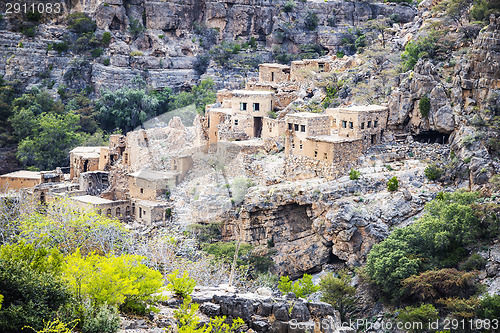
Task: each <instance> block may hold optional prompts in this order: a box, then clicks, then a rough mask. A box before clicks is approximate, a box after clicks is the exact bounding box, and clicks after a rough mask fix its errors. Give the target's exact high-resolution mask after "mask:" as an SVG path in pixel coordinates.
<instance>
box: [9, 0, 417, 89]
mask: <svg viewBox="0 0 500 333" xmlns="http://www.w3.org/2000/svg"><path fill="white" fill-rule="evenodd" d="M282 4H283V2H282V1H271V0H268V1H264V0H262V1H259V0H255V1H251V0H238V1H205V0H190V1H155V0H129V1H124V0H110V1H106V2H103V1H101V0H76V1H71V2H69V1H68V2H67V3H65V7H64V11H63V13H64V14H69V13H73V12H84V13H86V14H88V15H89V16H90V17H91V18H92V19H94V20H95V21H96V23H97V27H98V30H97V32H96V36H97V37H98V38H100V36H102V33H103V32H104V31H110V32H111V33H112V36H113V38H112V40H111V44H110V46H109V48H107V49H106V50H105V53H104V55H103V56H101V57H99V58H98V59H96V60H88V62H89V66H88V71H87V73H86V77H84V78H83V79H84V80H85V83H86V85H87V86H89V87H93V88H95V90H96V91H97V92H99V91H100V89H101V88H105V89H117V88H119V87H121V86H125V85H128V84H130V82H131V80H132V79H133V78H134V77H136V76H137V75H140V76H142V77H143V78H144V79H145V80H146V82H147V83H148V84H149V85H151V86H152V87H154V88H162V87H167V86H168V87H171V88H174V89H176V90H181V89H186V88H188V87H189V86H191V85H193V84H194V83H195V82H196V80H197V79H198V78H199V73H198V72H196V71H195V70H193V68H194V66H195V63H196V56H197V55H200V54H204V53H206V52H207V51H208V49H207V45H204V46H202V45H201V44H202V43H200V41H201V38H202V37H203V34H204V33H205V32H207V31H209V29H210V28H213V29H217V30H218V31H219V33H218V34H217V35H216V36H215V40H214V41H213V42H215V43H216V44H219V43H221V42H222V41H223V40H227V41H234V40H237V41H238V42H239V43H242V42H245V41H248V40H249V38H250V37H254V38H256V40H257V41H258V44H259V47H258V51H257V52H255V51H252V53H255V54H252V56H255V55H258V56H259V57H260V59H261V60H265V61H267V60H268V59H269V55H270V50H271V48H272V47H273V46H280V47H283V48H284V49H286V50H288V51H289V52H297V51H298V50H299V47H300V46H301V45H305V44H318V45H320V46H321V48H323V49H324V50H325V51H327V52H330V53H334V52H335V51H336V50H337V48H338V45H339V43H340V41H341V39H342V37H343V35H344V33H345V32H346V31H347V29H348V28H349V27H351V26H352V25H355V24H358V23H359V22H364V21H367V20H369V19H373V18H377V17H387V16H389V15H392V14H395V15H398V17H399V20H400V21H402V22H408V21H411V20H412V19H413V17H414V16H415V14H416V10H415V9H413V8H411V7H408V6H399V5H386V4H369V3H356V2H344V1H335V2H330V1H329V2H306V3H303V2H301V1H299V2H297V7H296V8H295V9H294V10H293V11H292V12H291V13H285V12H283V7H282ZM308 12H312V13H315V14H316V15H317V18H318V27H317V28H316V29H315V30H314V31H310V30H308V29H306V28H305V26H304V17H306V15H307V13H308ZM134 20H137V21H138V22H142V23H143V24H144V25H145V27H146V28H147V30H146V31H145V32H144V33H142V34H140V35H139V36H138V37H137V38H135V37H134V36H132V34H131V33H130V32H129V31H128V27H129V25H130V23H131V22H132V21H134ZM19 21H20V17H11V16H8V17H6V18H5V20H4V21H3V22H2V23H1V24H0V29H3V31H2V33H1V34H0V44H1V45H3V47H2V48H1V49H0V57H1V58H2V59H4V61H2V62H0V75H5V78H6V79H9V80H13V79H21V80H23V82H26V83H27V84H28V85H34V84H40V83H42V81H43V80H44V79H48V81H53V82H54V83H53V84H52V85H51V87H50V88H51V90H52V91H53V93H55V92H56V91H57V88H58V87H59V86H61V85H63V84H67V82H66V81H68V80H67V79H68V77H67V76H66V77H65V76H64V75H65V74H66V73H67V72H68V71H69V70H70V68H71V63H72V61H74V60H75V59H82V58H83V57H82V55H81V54H76V53H74V54H70V53H63V54H61V55H60V54H58V53H57V52H55V51H47V49H48V45H49V44H50V43H54V42H58V41H60V40H61V39H62V38H63V37H64V36H65V35H68V31H67V30H66V29H65V26H64V15H63V16H57V17H49V18H46V19H45V20H44V21H42V24H40V25H39V26H38V30H37V32H36V36H35V37H34V38H28V37H26V36H24V35H23V34H21V33H19V30H20V27H19V24H18V22H19ZM9 31H12V32H9ZM132 52H135V53H132ZM105 58H109V59H110V65H109V66H105V65H103V64H102V63H103V60H104V59H105ZM256 62H257V63H258V62H259V61H256ZM214 66H215V64H214V63H212V64H211V67H210V68H209V72H210V73H211V74H212V75H214V76H220V77H222V78H221V79H219V80H217V79H216V82H218V83H220V84H219V85H220V87H221V88H222V86H223V82H226V86H227V87H228V88H235V87H237V86H238V85H239V84H240V81H241V80H242V79H243V77H244V76H245V74H243V75H241V74H239V72H240V71H239V70H238V68H231V69H230V70H223V71H221V70H219V69H217V68H216V67H214ZM232 67H235V66H232ZM236 67H238V66H236ZM49 68H50V70H48V69H49ZM247 70H248V69H246V70H245V72H246V71H247ZM234 73H238V74H239V75H238V76H237V77H236V78H235V77H234V76H235V75H234Z"/></svg>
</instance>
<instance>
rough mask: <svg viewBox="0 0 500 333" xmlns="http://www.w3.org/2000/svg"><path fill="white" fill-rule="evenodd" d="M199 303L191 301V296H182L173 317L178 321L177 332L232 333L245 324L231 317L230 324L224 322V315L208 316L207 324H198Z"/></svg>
mask: <svg viewBox="0 0 500 333" xmlns="http://www.w3.org/2000/svg"><path fill="white" fill-rule="evenodd" d="M199 307H200V305H199V304H196V303H191V297H189V296H188V297H186V298H184V302H183V303H182V305H181V306H180V307H179V309H178V310H174V317H175V319H176V320H177V322H178V323H179V333H232V332H237V331H238V329H239V328H240V327H241V326H243V325H244V324H245V322H244V321H243V319H241V318H236V319H233V320H232V322H231V325H229V324H227V323H226V316H222V317H215V318H210V322H209V323H208V324H207V325H203V326H200V318H198V316H197V315H196V312H197V311H198V308H199Z"/></svg>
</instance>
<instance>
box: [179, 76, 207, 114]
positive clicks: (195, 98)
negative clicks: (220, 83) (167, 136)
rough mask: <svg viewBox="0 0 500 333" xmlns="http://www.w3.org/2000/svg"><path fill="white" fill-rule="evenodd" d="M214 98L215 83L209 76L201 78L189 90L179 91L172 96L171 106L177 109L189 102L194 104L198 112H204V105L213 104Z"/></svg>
mask: <svg viewBox="0 0 500 333" xmlns="http://www.w3.org/2000/svg"><path fill="white" fill-rule="evenodd" d="M215 100H216V93H215V85H214V81H213V80H212V79H211V78H207V79H204V80H201V81H200V83H199V84H198V85H195V86H194V87H193V89H192V90H191V92H181V93H179V94H177V95H176V96H175V97H174V100H173V101H172V108H173V109H177V108H181V107H184V106H187V105H190V104H195V105H196V111H198V113H199V114H204V113H205V105H207V104H213V103H215Z"/></svg>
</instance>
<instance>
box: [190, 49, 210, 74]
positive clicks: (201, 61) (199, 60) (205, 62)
mask: <svg viewBox="0 0 500 333" xmlns="http://www.w3.org/2000/svg"><path fill="white" fill-rule="evenodd" d="M209 65H210V55H208V54H198V55H197V56H196V61H195V62H194V64H193V69H194V70H195V71H196V73H198V75H202V74H204V73H205V72H206V71H207V68H208V66H209Z"/></svg>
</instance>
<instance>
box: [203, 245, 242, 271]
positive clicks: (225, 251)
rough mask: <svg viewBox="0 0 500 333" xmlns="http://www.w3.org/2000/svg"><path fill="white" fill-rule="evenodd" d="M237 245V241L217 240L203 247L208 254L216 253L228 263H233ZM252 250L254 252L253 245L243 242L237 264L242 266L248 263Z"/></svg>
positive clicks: (216, 256) (217, 256)
mask: <svg viewBox="0 0 500 333" xmlns="http://www.w3.org/2000/svg"><path fill="white" fill-rule="evenodd" d="M236 247H237V244H236V242H216V243H212V244H206V245H204V246H203V247H202V249H203V251H205V252H207V253H208V254H212V255H214V257H215V258H217V259H220V260H222V261H224V262H226V263H232V262H233V258H234V252H235V251H236ZM251 252H252V245H250V244H247V243H241V244H240V249H239V251H238V261H237V265H238V266H241V265H245V264H248V260H249V257H250V254H251Z"/></svg>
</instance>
